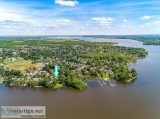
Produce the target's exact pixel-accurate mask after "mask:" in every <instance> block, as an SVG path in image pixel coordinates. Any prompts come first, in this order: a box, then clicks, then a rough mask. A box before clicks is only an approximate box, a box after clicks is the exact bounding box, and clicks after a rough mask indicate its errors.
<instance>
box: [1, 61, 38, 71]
mask: <svg viewBox="0 0 160 119" xmlns="http://www.w3.org/2000/svg"><path fill="white" fill-rule="evenodd" d="M3 64H4V65H5V66H7V67H9V68H12V69H15V70H19V71H24V70H26V69H29V68H33V67H36V64H32V61H31V60H16V61H4V62H3Z"/></svg>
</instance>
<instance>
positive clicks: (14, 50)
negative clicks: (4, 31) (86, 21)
mask: <svg viewBox="0 0 160 119" xmlns="http://www.w3.org/2000/svg"><path fill="white" fill-rule="evenodd" d="M147 54H148V53H147V51H145V49H142V48H131V47H122V46H116V45H114V43H109V42H89V41H84V40H78V39H75V40H51V39H45V38H44V39H40V38H18V39H14V38H8V39H1V40H0V82H4V83H7V84H8V85H9V86H13V87H17V86H29V87H45V88H51V89H57V88H61V87H72V88H75V89H79V90H83V89H85V88H86V87H87V84H86V83H85V82H84V80H85V79H91V80H97V79H98V78H99V77H101V78H102V79H103V80H107V79H113V80H116V81H124V82H130V81H132V80H133V79H135V78H136V77H137V72H136V70H135V69H134V68H132V69H131V70H129V69H128V66H129V65H130V64H131V63H135V62H136V61H137V60H138V59H139V58H144V57H145V56H146V55H147ZM55 64H57V65H58V66H59V70H60V71H59V77H58V78H55V76H54V73H53V71H54V65H55Z"/></svg>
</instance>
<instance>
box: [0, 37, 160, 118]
mask: <svg viewBox="0 0 160 119" xmlns="http://www.w3.org/2000/svg"><path fill="white" fill-rule="evenodd" d="M94 40H95V41H103V42H105V41H109V40H108V39H92V41H94ZM110 40H111V41H114V42H119V45H123V46H132V47H143V48H145V49H146V50H147V51H148V52H149V54H148V56H147V57H146V58H144V59H140V60H138V61H137V63H135V64H132V65H131V67H135V68H136V70H137V71H138V78H137V80H135V81H133V82H131V83H128V84H127V83H125V84H124V83H116V82H112V83H114V84H115V85H116V86H114V87H111V86H110V85H109V83H106V85H103V86H101V85H100V84H99V82H98V81H88V85H89V87H88V88H87V89H86V90H84V91H76V90H73V89H58V90H55V91H54V90H50V89H44V88H11V87H8V86H6V85H5V84H0V106H46V116H47V119H160V46H143V45H142V43H140V42H137V41H133V40H123V39H122V40H120V39H116V40H113V39H110Z"/></svg>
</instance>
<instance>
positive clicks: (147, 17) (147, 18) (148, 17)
mask: <svg viewBox="0 0 160 119" xmlns="http://www.w3.org/2000/svg"><path fill="white" fill-rule="evenodd" d="M153 17H154V16H142V17H140V19H142V20H149V19H151V18H153Z"/></svg>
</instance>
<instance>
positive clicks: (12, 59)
mask: <svg viewBox="0 0 160 119" xmlns="http://www.w3.org/2000/svg"><path fill="white" fill-rule="evenodd" d="M8 60H9V61H16V58H14V57H11V58H8Z"/></svg>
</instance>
